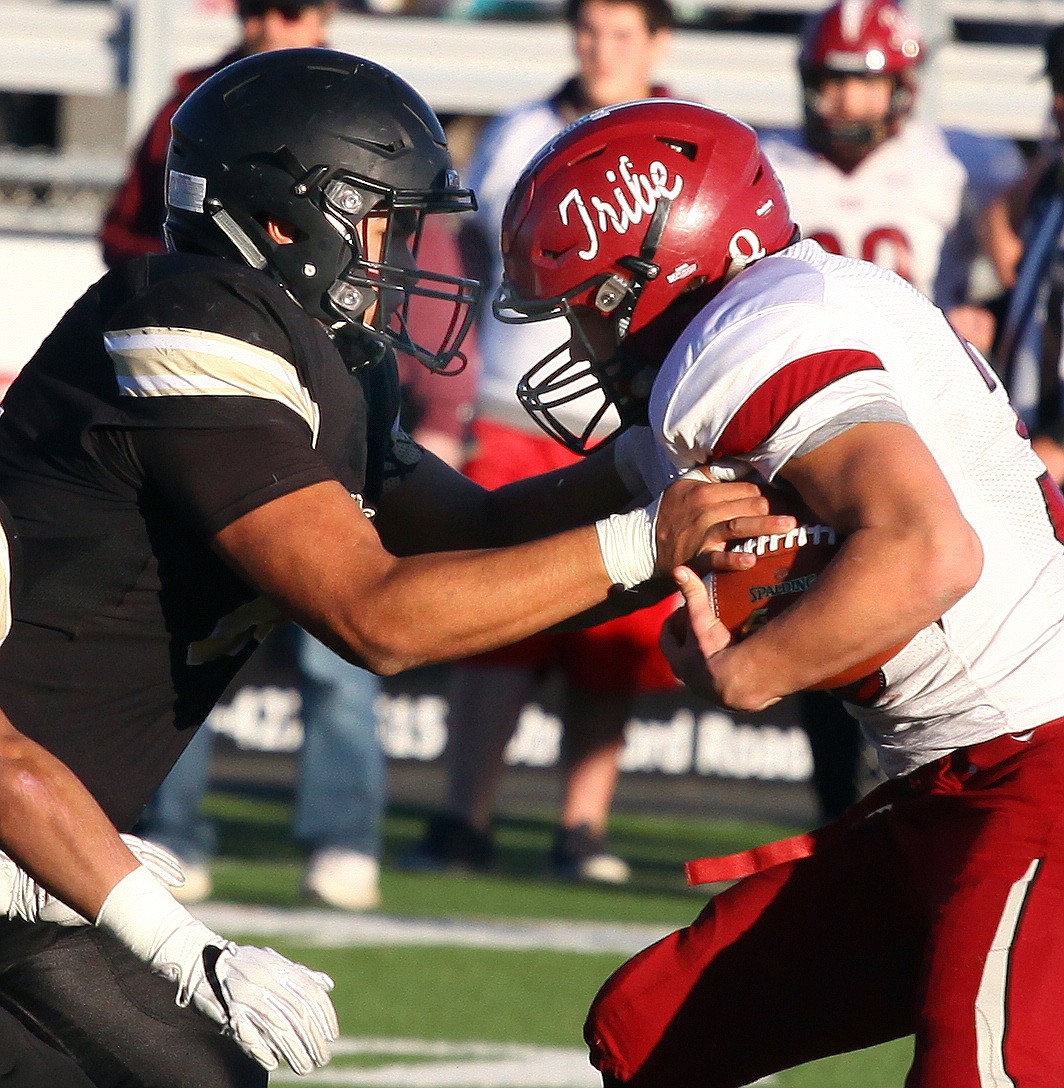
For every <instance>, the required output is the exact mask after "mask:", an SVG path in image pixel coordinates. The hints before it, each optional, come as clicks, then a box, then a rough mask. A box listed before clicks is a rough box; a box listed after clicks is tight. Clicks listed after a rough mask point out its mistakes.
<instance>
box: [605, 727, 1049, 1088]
mask: <svg viewBox="0 0 1064 1088" xmlns="http://www.w3.org/2000/svg"><path fill="white" fill-rule="evenodd" d="M901 792H902V796H901V797H900V799H899V800H897V801H895V802H894V804H893V805H892V807H891V808H890V809H888V810H887V811H885V812H880V813H878V814H876V815H874V816H872V817H870V818H868V819H865V820H863V821H862V822H861V823H859V824H858V825H857V826H856V827H855V828H854V829H853V830H851V831H848V832H846V833H845V834H843V835H841V836H840V837H839V838H837V839H834V840H832V841H831V842H830V843H828V844H827V845H824V846H823V847H822V848H821V849H818V850H817V851H816V852H815V853H814V854H813V855H812V856H810V857H806V858H802V859H800V860H798V861H792V862H788V863H785V864H781V865H777V866H774V867H773V868H770V869H766V870H765V871H763V872H761V873H757V874H755V875H754V876H750V877H747V878H746V879H745V880H742V881H740V882H739V883H737V884H735V885H733V886H732V887H730V888H728V889H727V890H726V891H724V892H722V893H721V894H720V895H718V896H716V897H715V898H714V899H713V900H712V901H711V902H710V903H709V905H708V906H707V907H706V908H705V910H704V911H703V912H702V913H701V915H699V917H698V918H697V919H696V920H695V922H694V923H693V924H692V925H690V926H688V927H687V928H686V929H682V930H679V931H678V932H676V933H673V934H671V935H670V936H668V937H666V938H665V939H664V940H662V941H659V942H658V943H657V944H655V945H652V946H651V947H650V948H648V949H646V950H644V951H643V952H641V953H639V954H638V955H637V956H635V957H634V958H633V959H631V960H629V961H628V963H626V964H625V965H624V966H623V967H621V968H620V969H619V970H618V971H617V972H616V973H615V974H614V975H613V976H612V977H611V978H610V979H609V980H608V981H607V982H606V984H605V986H604V987H603V988H602V990H601V991H600V993H599V995H598V997H597V998H596V999H595V1002H594V1005H593V1006H592V1009H591V1012H590V1014H589V1017H588V1022H587V1025H586V1028H585V1036H586V1038H587V1040H588V1045H589V1046H590V1047H591V1056H592V1062H593V1063H594V1064H595V1065H596V1066H597V1067H598V1068H599V1069H601V1070H602V1071H603V1073H604V1074H605V1079H606V1082H607V1084H609V1083H611V1081H621V1082H624V1083H625V1084H631V1085H633V1086H638V1088H685V1086H695V1085H697V1086H699V1088H738V1086H740V1085H746V1084H749V1083H751V1082H752V1081H755V1080H757V1079H759V1078H760V1077H763V1076H766V1075H767V1074H769V1073H773V1072H777V1071H779V1070H781V1069H786V1068H789V1067H791V1066H794V1065H799V1064H801V1063H803V1062H807V1061H812V1060H814V1059H816V1058H821V1057H825V1056H827V1055H829V1054H837V1053H842V1052H845V1051H850V1050H856V1049H859V1048H862V1047H867V1046H871V1045H873V1044H876V1043H881V1042H885V1041H887V1040H889V1039H895V1038H899V1037H901V1036H904V1035H908V1034H912V1033H915V1036H916V1057H915V1061H914V1064H913V1067H912V1070H911V1071H910V1073H909V1077H908V1079H907V1081H906V1085H907V1088H1014V1086H1015V1088H1060V1086H1061V1085H1064V1030H1061V1023H1060V1020H1061V1016H1062V1015H1064V826H1062V823H1064V721H1058V722H1053V723H1051V724H1049V725H1046V726H1043V727H1042V728H1041V729H1039V730H1037V731H1036V732H1035V733H1034V735H1033V738H1032V739H1030V740H1027V741H1022V740H1018V739H1015V738H1013V737H1000V738H997V739H996V740H993V741H989V742H987V743H986V744H980V745H975V746H973V747H971V748H968V749H961V750H959V751H958V752H955V753H954V754H953V755H952V756H949V757H945V758H943V759H941V760H938V761H936V762H935V763H933V764H931V765H930V766H929V767H924V768H921V769H920V770H919V771H917V772H916V773H915V774H914V775H912V776H910V778H909V780H908V782H907V784H906V788H904V789H903V790H902V791H901Z"/></svg>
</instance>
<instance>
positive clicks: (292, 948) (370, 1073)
mask: <svg viewBox="0 0 1064 1088" xmlns="http://www.w3.org/2000/svg"><path fill="white" fill-rule="evenodd" d="M209 806H210V811H211V814H212V815H213V816H214V818H215V819H216V821H217V823H218V829H219V836H220V845H221V849H220V856H219V858H218V860H217V862H216V863H215V865H214V878H215V898H216V899H221V900H226V901H230V902H248V903H260V904H269V905H275V906H282V907H283V906H295V905H297V904H298V902H299V897H298V881H299V875H300V871H301V864H302V859H301V855H300V853H299V850H298V848H297V847H296V846H295V845H294V844H293V843H292V841H291V839H290V838H289V835H288V827H289V808H288V805H287V803H286V802H285V801H283V800H263V799H260V798H249V797H245V796H237V795H231V794H220V793H216V794H213V795H212V796H211V798H210V800H209ZM422 815H423V814H421V813H417V812H413V811H397V812H394V813H392V814H390V815H389V818H388V822H387V826H386V864H385V871H384V874H383V889H384V897H385V906H384V911H385V913H387V914H388V915H391V916H400V917H407V918H448V919H456V920H457V919H464V920H479V919H514V920H516V919H532V918H535V919H571V920H573V921H575V922H587V921H600V922H636V923H642V924H644V925H653V926H661V927H662V928H663V929H665V928H671V927H673V926H677V925H682V924H683V923H685V922H686V921H689V920H690V918H691V917H693V915H694V914H695V913H696V912H697V910H698V909H699V903H700V901H701V899H702V898H703V897H700V896H698V895H695V894H694V893H693V892H692V891H690V890H688V889H687V888H685V886H684V884H683V879H682V869H681V867H682V863H683V861H684V860H685V859H687V858H690V857H695V856H699V855H702V854H707V853H727V852H730V851H733V850H737V849H742V848H743V847H744V846H746V845H750V844H752V843H754V842H760V841H766V840H768V839H770V838H776V837H780V836H782V835H785V834H788V833H790V832H792V831H793V830H795V829H793V828H788V827H783V826H777V825H772V824H763V825H753V824H743V823H727V822H722V821H720V822H712V821H705V820H694V819H687V820H681V819H676V818H664V817H654V816H642V815H640V816H634V815H623V814H619V815H617V816H616V817H615V819H614V822H613V838H614V840H615V843H616V846H617V847H618V850H619V852H620V853H622V854H623V855H624V856H625V857H626V858H627V859H628V860H629V861H630V862H631V864H632V867H633V873H634V879H633V882H632V884H631V885H629V886H627V887H625V888H624V889H620V890H612V889H603V888H589V887H579V886H572V885H566V884H561V883H558V882H556V881H551V880H550V879H548V878H547V877H546V876H545V874H544V871H543V868H544V860H543V859H544V857H545V854H546V851H547V848H548V844H549V840H550V834H551V823H550V820H549V819H548V817H547V816H546V814H543V815H540V814H536V813H531V814H528V815H523V816H521V817H519V818H518V817H514V818H510V819H505V820H503V821H501V822H500V826H499V828H498V844H499V855H500V857H499V870H498V872H497V873H494V874H492V875H491V876H480V877H469V876H430V875H420V874H411V873H406V872H403V871H401V870H400V869H399V868H398V866H397V865H396V864H395V860H396V859H397V858H398V857H399V856H400V855H401V854H402V852H403V851H404V850H405V849H406V848H408V847H409V845H410V844H411V843H412V842H413V841H414V839H415V837H416V836H417V834H418V832H419V830H420V826H421V819H420V817H421V816H422ZM229 935H231V936H236V934H229ZM251 939H253V940H254V941H255V942H256V943H270V944H272V945H274V946H275V947H277V948H278V949H279V950H280V951H282V952H284V953H285V954H286V955H289V956H292V957H293V958H295V959H298V960H300V961H302V962H304V963H307V964H309V965H311V966H313V967H317V968H320V969H322V970H325V971H328V972H329V973H330V974H331V975H332V976H333V978H334V979H335V980H336V991H335V995H334V996H335V1001H336V1006H337V1010H338V1013H339V1017H340V1025H341V1032H342V1035H343V1036H344V1042H343V1044H342V1045H341V1047H340V1048H339V1050H340V1051H342V1053H338V1056H337V1057H336V1058H335V1059H334V1062H333V1063H332V1065H330V1067H329V1069H327V1070H324V1071H322V1072H319V1073H317V1074H315V1075H314V1076H313V1077H312V1078H310V1079H309V1080H307V1079H303V1078H300V1079H299V1083H303V1084H313V1085H315V1086H317V1088H344V1086H345V1085H351V1084H359V1085H368V1086H371V1088H376V1086H378V1085H379V1086H381V1088H384V1086H402V1088H407V1086H409V1085H418V1086H424V1088H511V1086H512V1085H514V1084H515V1083H520V1084H521V1085H522V1088H548V1085H552V1084H568V1083H570V1082H568V1081H565V1080H564V1078H563V1079H562V1080H559V1079H557V1075H556V1070H555V1071H554V1072H549V1073H547V1074H544V1079H543V1081H542V1082H541V1083H540V1082H537V1081H536V1080H535V1079H519V1080H518V1081H517V1082H514V1081H513V1080H511V1079H508V1078H510V1077H511V1076H512V1075H514V1074H513V1070H514V1069H517V1070H519V1071H521V1072H519V1073H518V1074H516V1075H517V1076H518V1077H519V1078H520V1077H522V1076H531V1077H533V1078H534V1076H535V1074H534V1073H533V1072H531V1071H532V1070H534V1069H538V1068H540V1066H539V1064H537V1063H539V1062H540V1061H544V1060H545V1061H547V1062H548V1063H549V1062H550V1061H551V1060H558V1061H561V1060H562V1059H563V1058H564V1062H563V1064H565V1063H568V1064H566V1069H570V1068H573V1067H574V1063H575V1069H576V1073H577V1075H578V1076H579V1074H580V1072H581V1070H582V1068H583V1065H584V1062H583V1056H582V1054H581V1053H579V1048H580V1047H581V1039H580V1029H581V1024H582V1021H583V1016H584V1013H585V1011H586V1008H587V1005H588V1002H589V1001H590V999H591V997H592V996H593V995H594V993H595V991H596V989H597V988H598V986H599V984H600V983H601V982H602V980H603V979H604V978H605V977H606V976H607V975H608V974H609V973H610V972H611V971H612V970H613V969H614V968H615V967H616V966H617V965H618V964H619V963H621V962H622V961H623V959H624V958H625V956H624V955H623V954H620V953H608V954H607V953H601V954H580V953H573V952H561V951H552V950H546V949H543V950H535V951H508V950H500V949H497V948H476V947H454V946H415V947H410V946H398V945H397V946H394V947H392V946H383V947H365V946H355V947H344V948H324V947H307V946H306V945H304V944H299V943H294V942H292V941H291V940H289V939H285V938H284V937H282V936H280V935H278V936H277V937H276V938H274V937H272V936H271V937H270V938H269V939H268V941H267V939H265V938H262V937H259V936H256V937H254V938H251ZM707 1029H708V1026H707ZM751 1045H756V1041H754V1040H751ZM529 1047H534V1048H537V1049H535V1050H534V1051H532V1050H529V1049H527V1048H529ZM515 1048H516V1049H515ZM522 1048H525V1049H522ZM544 1048H546V1049H544ZM550 1048H555V1049H554V1050H551V1049H550ZM910 1057H911V1044H910V1043H909V1042H908V1041H905V1042H901V1043H897V1044H891V1045H888V1046H884V1047H877V1048H874V1049H872V1050H868V1051H864V1052H860V1053H857V1054H851V1055H845V1056H841V1057H837V1058H831V1059H827V1060H825V1061H822V1062H818V1063H815V1064H812V1065H808V1066H804V1067H802V1068H799V1069H794V1070H790V1071H787V1072H785V1073H781V1074H779V1075H778V1076H776V1077H774V1078H771V1079H770V1080H769V1081H766V1082H764V1083H766V1084H771V1085H778V1086H779V1088H901V1086H902V1084H903V1082H904V1079H905V1070H906V1068H907V1065H908V1061H909V1059H910ZM543 1068H548V1066H543ZM551 1068H553V1067H551ZM464 1070H468V1072H464ZM493 1070H498V1071H499V1072H498V1079H497V1080H496V1081H493V1080H492V1079H491V1078H492V1075H493V1074H492V1071H493ZM462 1077H468V1079H467V1080H465V1081H463V1080H462V1079H461V1078H462ZM409 1078H413V1079H409ZM274 1081H275V1082H276V1083H296V1079H295V1078H292V1079H291V1080H289V1078H287V1077H284V1076H275V1078H274ZM586 1083H587V1085H588V1088H593V1086H594V1084H595V1080H594V1078H593V1077H592V1078H590V1079H589V1080H588V1081H586Z"/></svg>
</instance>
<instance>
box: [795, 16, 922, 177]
mask: <svg viewBox="0 0 1064 1088" xmlns="http://www.w3.org/2000/svg"><path fill="white" fill-rule="evenodd" d="M924 55H925V48H924V44H923V42H922V41H921V40H920V31H919V30H918V28H917V26H916V24H915V23H914V22H913V21H912V19H910V18H909V16H908V15H906V14H905V12H904V11H903V10H902V9H901V8H900V7H899V6H898V4H897V3H896V2H895V0H838V3H835V4H832V5H831V7H829V8H828V9H827V10H826V11H824V12H822V13H821V14H820V15H816V16H813V17H812V18H811V19H810V20H809V22H808V23H807V25H806V30H805V33H804V35H803V37H802V49H801V53H800V54H799V57H798V70H799V72H800V74H801V77H802V88H803V91H804V106H805V122H806V134H807V137H808V139H809V142H810V144H811V145H812V146H813V147H815V148H816V149H817V150H818V151H821V152H823V153H824V154H825V155H827V156H828V158H830V159H832V160H835V159H841V160H843V161H844V162H845V161H847V160H853V161H859V160H860V159H861V158H863V157H864V156H865V155H867V154H868V152H869V151H871V150H872V149H873V148H875V147H876V146H877V145H878V144H880V143H882V142H883V140H885V139H886V138H887V137H888V136H891V135H893V134H894V133H895V132H896V131H897V129H898V126H899V124H900V123H901V122H902V121H903V120H904V119H905V118H906V117H907V116H908V115H909V113H910V112H911V110H912V106H913V100H914V97H915V93H916V68H917V65H918V64H919V63H920V62H921V61H922V60H923V59H924ZM839 76H892V77H893V79H894V92H893V94H892V95H891V99H890V106H889V108H888V110H887V112H886V114H885V115H884V116H883V117H882V118H881V119H879V120H878V121H873V122H865V121H861V122H853V121H832V120H829V119H828V118H826V117H825V116H824V114H823V113H822V111H821V108H820V101H819V99H820V93H819V92H820V87H821V85H822V84H823V82H824V80H825V79H830V78H832V77H839Z"/></svg>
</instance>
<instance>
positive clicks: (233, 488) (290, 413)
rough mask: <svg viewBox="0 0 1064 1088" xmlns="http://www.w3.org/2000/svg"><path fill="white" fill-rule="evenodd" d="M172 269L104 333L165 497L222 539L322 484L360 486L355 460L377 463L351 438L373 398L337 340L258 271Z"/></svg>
mask: <svg viewBox="0 0 1064 1088" xmlns="http://www.w3.org/2000/svg"><path fill="white" fill-rule="evenodd" d="M160 267H161V268H163V269H164V270H165V271H166V273H167V274H166V275H165V276H164V277H163V278H160V279H153V278H152V271H153V268H152V265H151V264H148V265H146V266H145V278H144V282H143V283H142V284H140V285H138V286H137V287H136V288H135V289H133V290H132V291H129V290H128V289H127V291H126V292H125V293H124V294H123V295H122V296H121V297H120V298H119V299H118V300H117V304H116V305H115V306H114V307H113V309H111V310H110V312H109V313H107V314H106V316H105V321H104V346H105V349H106V352H107V354H108V356H109V357H110V360H111V362H112V364H113V366H114V373H115V380H116V382H117V386H118V403H119V404H120V405H121V408H122V412H121V415H122V422H123V424H124V427H123V429H124V430H125V431H126V433H127V434H128V435H129V443H130V446H131V449H132V451H133V454H134V456H135V458H136V461H137V462H138V464H139V466H140V469H141V471H142V473H143V478H144V481H145V484H146V485H147V486H148V487H149V488H150V489H151V491H152V492H153V493H154V495H155V496H156V497H157V498H161V499H163V500H164V501H165V502H167V503H168V504H169V505H171V507H172V508H173V509H175V510H177V511H179V512H180V513H181V514H182V516H186V517H188V518H190V519H192V520H193V521H194V522H195V523H196V524H197V525H198V526H199V527H200V528H201V529H202V530H203V531H205V532H206V534H207V535H213V534H214V533H216V532H217V531H218V530H220V529H221V528H224V526H226V525H227V524H229V523H230V522H232V521H234V520H235V519H237V518H239V517H240V516H242V515H243V514H245V513H247V512H248V511H250V510H252V509H254V508H255V507H257V506H260V505H262V504H264V503H266V502H269V501H271V500H272V499H275V498H277V497H279V496H281V495H284V494H287V493H290V492H292V491H296V490H299V489H300V488H303V487H306V486H308V485H310V484H313V483H318V482H321V481H323V480H328V479H343V482H344V483H345V484H346V485H348V486H353V484H356V485H357V483H358V481H357V480H355V481H353V482H352V481H351V480H349V479H346V478H345V475H346V473H345V469H346V468H347V466H348V465H349V464H350V463H351V461H352V458H351V457H350V456H349V452H350V451H351V450H354V451H357V453H358V456H357V457H355V458H354V462H355V463H356V464H358V465H361V462H362V460H363V459H364V457H365V453H364V450H365V441H366V439H365V432H364V430H362V426H361V425H352V423H357V421H360V420H364V419H365V409H364V407H363V401H364V397H363V394H362V392H361V390H360V389H359V388H358V387H357V386H356V385H355V383H353V382H352V381H351V379H350V377H349V375H348V374H347V373H346V371H345V368H344V367H343V364H342V362H341V360H340V359H339V357H338V355H337V354H336V352H335V350H334V349H333V348H332V345H331V342H330V341H329V339H328V337H327V336H326V334H325V332H324V330H323V329H322V328H321V327H320V326H319V325H317V323H316V322H313V321H312V320H311V319H310V318H308V317H307V316H306V315H305V314H304V313H303V312H302V311H301V310H299V309H298V308H297V307H295V305H294V303H292V302H291V301H290V300H289V299H288V298H287V296H285V295H284V294H283V293H282V292H280V289H279V288H277V287H276V285H273V284H271V283H269V282H268V281H266V280H265V278H264V277H262V276H261V275H259V274H257V273H254V272H252V271H250V270H241V269H235V268H233V267H232V266H231V265H229V264H227V263H225V262H213V261H206V262H205V261H203V260H202V259H201V260H198V261H195V262H193V263H192V264H191V266H190V267H189V269H188V271H187V272H186V271H183V269H182V266H181V265H180V264H179V265H177V268H176V271H175V269H174V260H173V259H172V258H167V259H164V261H163V262H162V263H161V265H160ZM104 305H105V309H106V308H107V307H106V300H105V303H104ZM348 402H349V403H348ZM349 421H350V422H349ZM326 424H328V430H329V431H330V438H329V441H328V442H323V441H322V430H323V427H324V426H326ZM323 446H324V447H326V448H327V449H328V450H329V451H331V453H332V456H331V457H329V456H327V455H326V454H324V453H323V449H322V447H323ZM344 446H346V447H348V449H347V450H344V451H343V452H342V453H341V448H342V447H344Z"/></svg>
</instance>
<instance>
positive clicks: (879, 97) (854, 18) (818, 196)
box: [762, 0, 1023, 820]
mask: <svg viewBox="0 0 1064 1088" xmlns="http://www.w3.org/2000/svg"><path fill="white" fill-rule="evenodd" d="M924 54H925V46H924V43H923V42H922V41H921V38H920V33H919V31H918V29H917V28H916V26H915V25H914V24H913V23H912V22H911V21H910V19H909V18H908V17H907V16H906V15H905V14H904V13H903V11H902V10H901V8H900V7H899V6H898V4H896V3H895V2H894V0H841V2H838V3H835V4H832V5H831V6H830V7H828V8H827V9H826V10H824V11H822V12H820V13H819V14H818V15H815V16H813V17H811V18H810V20H809V21H808V23H807V25H806V28H805V31H804V33H803V38H802V45H801V52H800V54H799V59H798V70H799V75H800V78H801V84H802V93H803V108H804V115H805V123H804V125H803V127H802V129H801V130H800V131H785V132H774V133H768V134H766V135H765V138H764V140H763V144H762V146H763V148H764V150H765V153H766V154H767V155H768V157H769V159H770V160H771V161H772V163H773V165H774V166H775V167H776V170H777V171H778V173H779V176H780V179H781V180H782V182H783V185H784V188H785V189H786V190H787V196H788V198H789V199H790V203H791V209H792V211H793V213H794V217H795V220H796V221H797V222H798V223H799V225H800V226H801V228H802V234H803V236H804V237H806V238H815V239H816V240H817V241H818V242H820V244H821V245H822V246H823V247H824V248H825V249H827V250H829V251H831V252H834V253H842V254H845V255H846V256H848V257H862V258H864V259H866V260H870V261H873V262H875V263H876V264H879V265H882V266H883V267H886V268H889V269H891V270H892V271H894V272H897V273H898V274H899V275H901V276H903V277H904V278H905V279H907V280H909V281H910V282H911V283H912V284H913V285H914V286H915V287H917V288H919V289H920V290H921V291H922V292H923V293H924V294H926V295H929V296H930V297H932V298H933V299H934V300H935V302H936V303H937V304H938V305H939V306H941V307H942V308H943V309H944V310H945V311H946V312H947V314H948V316H949V318H950V320H951V322H952V323H953V325H954V327H955V328H956V329H957V331H958V332H959V333H960V334H961V335H963V336H964V337H965V338H966V339H968V340H970V341H971V342H972V343H974V344H975V345H976V346H977V347H979V348H980V349H981V350H982V351H984V352H986V351H989V349H990V346H991V343H992V342H993V336H994V318H993V316H992V314H991V313H990V311H989V310H988V309H986V308H984V307H983V306H979V305H972V304H971V302H970V300H969V280H970V278H971V270H972V263H973V260H974V258H975V257H976V255H977V250H978V240H979V239H980V238H984V239H986V238H988V237H990V236H991V233H992V231H993V221H992V220H991V219H990V218H989V217H988V211H987V210H988V209H989V208H990V207H991V206H992V204H993V202H994V200H995V198H1000V197H1001V196H1002V194H1003V193H1004V192H1005V191H1006V190H1007V189H1008V188H1009V186H1010V185H1012V184H1014V183H1015V181H1016V178H1017V177H1018V176H1019V174H1020V173H1021V172H1022V168H1023V167H1022V159H1021V156H1020V154H1019V150H1018V149H1017V148H1016V146H1015V145H1014V144H1013V143H1011V142H1009V141H998V140H991V139H989V138H987V137H980V136H977V135H975V134H972V133H954V134H947V133H945V132H943V131H941V130H939V129H937V128H934V127H932V126H930V125H926V124H923V123H921V122H919V121H916V120H914V119H913V118H912V117H911V112H912V109H913V104H914V101H915V97H916V95H917V92H918V86H917V78H916V76H917V71H918V67H919V65H920V63H921V62H922V61H923V59H924ZM981 216H982V217H984V219H983V221H981V220H980V217H981ZM994 237H996V235H994ZM799 706H800V715H801V721H802V726H803V728H804V729H805V731H806V734H807V735H808V737H809V742H810V747H811V749H812V754H813V786H814V790H815V792H816V795H817V800H818V803H819V808H820V815H821V818H822V819H823V820H832V819H835V818H836V817H837V816H839V815H840V814H841V813H842V812H843V811H844V810H845V809H847V808H848V807H849V806H850V805H851V804H852V803H853V802H854V801H856V800H857V798H858V796H859V794H860V793H861V781H860V780H861V777H862V769H863V762H862V752H863V750H864V741H863V738H862V736H861V733H860V729H859V727H858V725H857V723H856V722H855V721H854V720H853V718H852V717H851V716H850V715H849V714H848V713H847V712H846V709H845V707H844V706H843V704H842V703H840V702H839V701H838V700H837V699H835V698H834V697H833V696H830V695H828V694H826V693H822V692H805V693H803V694H802V695H800V696H799Z"/></svg>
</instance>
